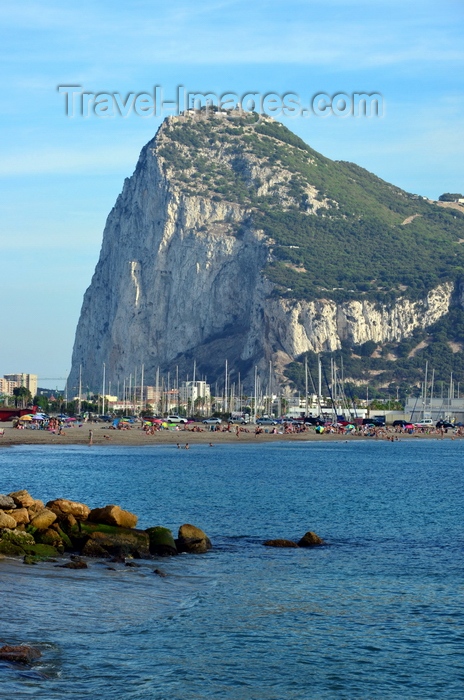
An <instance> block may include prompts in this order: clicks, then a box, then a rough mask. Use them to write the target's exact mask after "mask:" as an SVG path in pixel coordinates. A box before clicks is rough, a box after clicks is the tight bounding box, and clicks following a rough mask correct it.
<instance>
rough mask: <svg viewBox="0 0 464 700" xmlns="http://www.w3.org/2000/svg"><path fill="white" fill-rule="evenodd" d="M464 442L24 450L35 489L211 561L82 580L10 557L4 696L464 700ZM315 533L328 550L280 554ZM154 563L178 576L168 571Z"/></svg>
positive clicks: (14, 470)
mask: <svg viewBox="0 0 464 700" xmlns="http://www.w3.org/2000/svg"><path fill="white" fill-rule="evenodd" d="M463 450H464V443H463V442H458V441H456V442H452V441H436V440H420V441H417V442H415V441H405V442H399V443H393V444H391V443H388V444H386V443H378V442H359V443H344V442H340V443H330V444H319V443H317V442H316V443H314V442H311V443H298V444H289V443H279V444H276V445H265V446H258V445H256V446H255V445H235V444H234V445H230V446H215V447H214V448H209V447H207V446H194V447H193V448H192V449H191V450H189V451H184V450H177V449H175V448H173V447H171V446H166V447H159V446H148V447H140V448H129V449H127V448H123V447H110V446H105V447H101V448H100V447H92V448H88V447H86V448H85V449H84V448H82V447H66V448H63V447H58V446H57V447H21V448H13V449H2V450H1V451H0V492H2V493H8V492H10V491H13V490H17V489H20V488H27V489H28V490H29V491H30V492H31V494H32V495H33V496H35V497H36V498H41V499H42V500H44V501H47V500H49V499H51V498H57V497H60V496H63V497H66V498H71V499H74V500H79V501H83V502H85V503H87V504H88V505H89V506H91V507H96V506H102V505H105V504H107V503H117V504H118V505H120V506H121V507H123V508H126V509H127V510H130V511H132V512H135V513H137V514H138V516H139V524H138V526H139V527H142V528H145V527H149V526H151V525H165V526H167V527H170V528H171V529H172V530H173V531H174V532H175V533H176V532H177V528H178V527H179V525H181V524H182V523H184V522H191V523H194V524H195V525H198V526H199V527H201V528H203V529H204V530H205V531H206V532H207V533H208V535H209V536H210V538H211V540H212V541H213V545H214V549H213V550H212V551H211V552H209V553H208V554H206V555H196V556H195V555H182V556H179V557H174V558H168V559H166V558H164V559H159V560H157V561H155V562H148V561H147V562H139V563H141V567H140V568H127V567H124V566H123V565H118V570H117V571H109V570H107V568H106V566H107V564H106V563H99V562H98V561H92V562H91V563H90V568H89V569H87V570H83V571H72V570H66V569H57V568H55V567H54V566H53V564H40V565H38V566H34V567H27V566H24V565H23V564H22V563H19V562H14V561H13V560H5V561H3V562H0V596H1V606H0V623H1V624H0V642H2V643H5V642H8V643H28V644H33V645H38V646H39V647H40V648H41V649H42V652H43V657H42V660H41V662H40V663H38V664H35V665H33V666H32V667H31V668H17V667H14V666H12V665H9V664H6V663H1V662H0V675H1V680H0V688H1V689H0V696H1V697H14V698H40V699H44V700H53V699H55V698H59V699H60V700H61V699H63V698H79V699H81V698H104V699H106V698H118V699H119V698H122V699H125V698H127V699H128V700H129V699H131V700H132V699H135V698H140V699H144V700H145V699H147V700H151V699H153V700H155V699H156V700H162V699H166V700H168V699H169V700H193V699H195V700H196V699H201V698H205V699H207V698H221V699H224V700H226V699H227V700H228V699H231V700H232V699H233V700H292V699H294V698H295V699H296V698H298V699H302V700H313V699H314V700H316V699H319V698H336V699H337V700H338V699H339V698H341V699H345V698H346V699H347V700H355V699H363V700H370V699H371V698H372V699H373V698H379V699H382V700H387V699H390V698H398V699H399V698H401V699H407V698H420V699H421V700H425V699H427V698H440V699H441V698H453V699H454V698H455V699H456V700H458V699H459V700H461V699H462V698H463V697H464V662H463V654H464V612H463V588H464V587H463V566H462V564H463V557H462V555H463V540H464V537H463V522H464V517H463V513H464V508H463V503H464V501H463V493H464V488H463V486H464V478H463V469H464V459H463ZM307 530H314V531H315V532H317V533H318V534H319V535H320V536H322V537H323V538H324V539H325V540H326V541H327V542H328V546H326V547H321V548H316V549H311V550H305V549H283V550H279V549H274V548H268V547H263V546H262V541H263V540H265V539H270V538H277V537H279V538H280V537H282V538H288V539H299V538H300V537H301V536H302V535H303V534H304V533H305V532H306V531H307ZM155 567H158V568H161V569H163V570H164V571H165V572H166V574H167V576H166V577H164V578H161V577H159V576H157V575H155V574H153V569H154V568H155Z"/></svg>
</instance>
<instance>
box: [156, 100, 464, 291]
mask: <svg viewBox="0 0 464 700" xmlns="http://www.w3.org/2000/svg"><path fill="white" fill-rule="evenodd" d="M158 152H159V155H161V156H162V158H163V159H165V164H164V167H165V168H169V169H170V174H171V176H172V177H174V178H176V179H177V180H178V182H179V184H180V185H181V187H182V189H183V191H184V193H185V194H186V195H187V196H193V195H198V194H204V195H207V196H210V197H212V199H213V200H225V201H230V202H236V203H239V204H241V205H242V206H244V207H246V208H247V210H248V211H249V217H248V224H247V225H248V226H251V227H254V228H258V229H261V230H263V231H264V232H265V233H266V234H267V236H268V237H269V239H271V240H272V241H273V245H272V248H271V250H272V256H271V260H270V262H269V264H268V266H267V268H266V270H265V274H266V275H267V276H268V278H269V279H270V280H271V281H272V282H273V283H274V284H275V293H276V294H278V295H279V296H287V297H290V298H304V299H314V298H320V297H325V298H331V299H334V300H337V301H338V300H346V299H350V298H360V296H361V295H362V296H364V297H367V298H369V299H375V300H377V301H379V302H387V303H388V302H390V301H391V300H393V299H394V298H395V297H397V296H398V295H402V296H406V297H408V298H411V299H414V298H418V297H420V296H422V297H423V296H424V295H425V294H426V292H427V291H428V290H430V289H431V288H433V287H435V286H437V285H438V284H440V283H441V282H443V281H446V280H453V281H454V280H456V279H458V278H460V277H461V276H463V275H464V247H463V245H462V244H461V241H462V240H463V239H464V215H463V214H461V213H460V212H458V211H456V210H451V209H444V208H439V207H438V206H436V205H434V204H432V203H430V202H428V201H426V200H425V199H423V198H421V197H418V196H417V195H411V194H408V193H406V192H404V191H403V190H401V189H399V188H397V187H395V186H393V185H390V184H388V183H386V182H384V181H383V180H381V179H380V178H378V177H376V176H375V175H373V174H372V173H369V172H368V171H366V170H364V169H363V168H361V167H359V166H357V165H355V164H353V163H346V162H336V161H331V160H329V159H328V158H325V157H324V156H322V155H321V154H319V153H317V152H316V151H314V150H313V149H312V148H310V146H308V145H307V144H306V143H305V142H304V141H302V139H300V138H299V137H298V136H296V135H295V134H293V133H292V132H291V131H289V130H288V129H287V128H286V127H284V126H283V125H282V124H280V123H278V122H274V121H272V120H269V119H266V120H264V121H262V122H259V121H257V119H256V115H253V114H249V115H243V116H241V117H237V116H229V117H222V118H219V117H217V116H209V117H208V118H207V117H204V118H202V119H192V118H190V119H185V121H182V122H174V123H172V124H168V125H165V127H164V131H163V138H162V142H161V144H160V147H159V150H158ZM257 172H258V174H257ZM266 181H267V182H268V183H269V182H273V183H274V184H273V185H270V186H268V187H266V186H265V185H266ZM276 181H277V182H276ZM263 185H264V186H263ZM453 196H454V195H453Z"/></svg>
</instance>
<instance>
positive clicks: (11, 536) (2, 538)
mask: <svg viewBox="0 0 464 700" xmlns="http://www.w3.org/2000/svg"><path fill="white" fill-rule="evenodd" d="M34 544H35V540H34V538H33V537H32V535H30V534H29V533H28V532H20V531H19V530H3V531H2V532H0V552H1V553H2V554H6V555H7V556H10V557H11V556H13V557H14V556H19V557H22V556H24V554H25V553H26V551H25V547H28V546H31V545H34Z"/></svg>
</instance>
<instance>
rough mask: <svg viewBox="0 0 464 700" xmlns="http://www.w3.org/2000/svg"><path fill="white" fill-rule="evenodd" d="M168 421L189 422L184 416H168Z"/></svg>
mask: <svg viewBox="0 0 464 700" xmlns="http://www.w3.org/2000/svg"><path fill="white" fill-rule="evenodd" d="M166 422H167V423H182V424H185V423H188V420H187V418H183V417H182V416H168V417H167V418H166Z"/></svg>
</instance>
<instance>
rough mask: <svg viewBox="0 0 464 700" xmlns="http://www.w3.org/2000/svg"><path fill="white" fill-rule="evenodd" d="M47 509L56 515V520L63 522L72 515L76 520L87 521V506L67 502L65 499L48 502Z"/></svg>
mask: <svg viewBox="0 0 464 700" xmlns="http://www.w3.org/2000/svg"><path fill="white" fill-rule="evenodd" d="M47 508H49V509H50V510H52V511H53V512H54V513H56V516H57V518H58V520H65V519H66V518H67V517H68V516H70V515H72V516H73V517H74V518H75V519H76V520H87V518H88V517H89V513H90V508H89V506H86V505H85V503H79V502H78V501H69V500H68V499H67V498H55V499H54V500H53V501H48V503H47Z"/></svg>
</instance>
